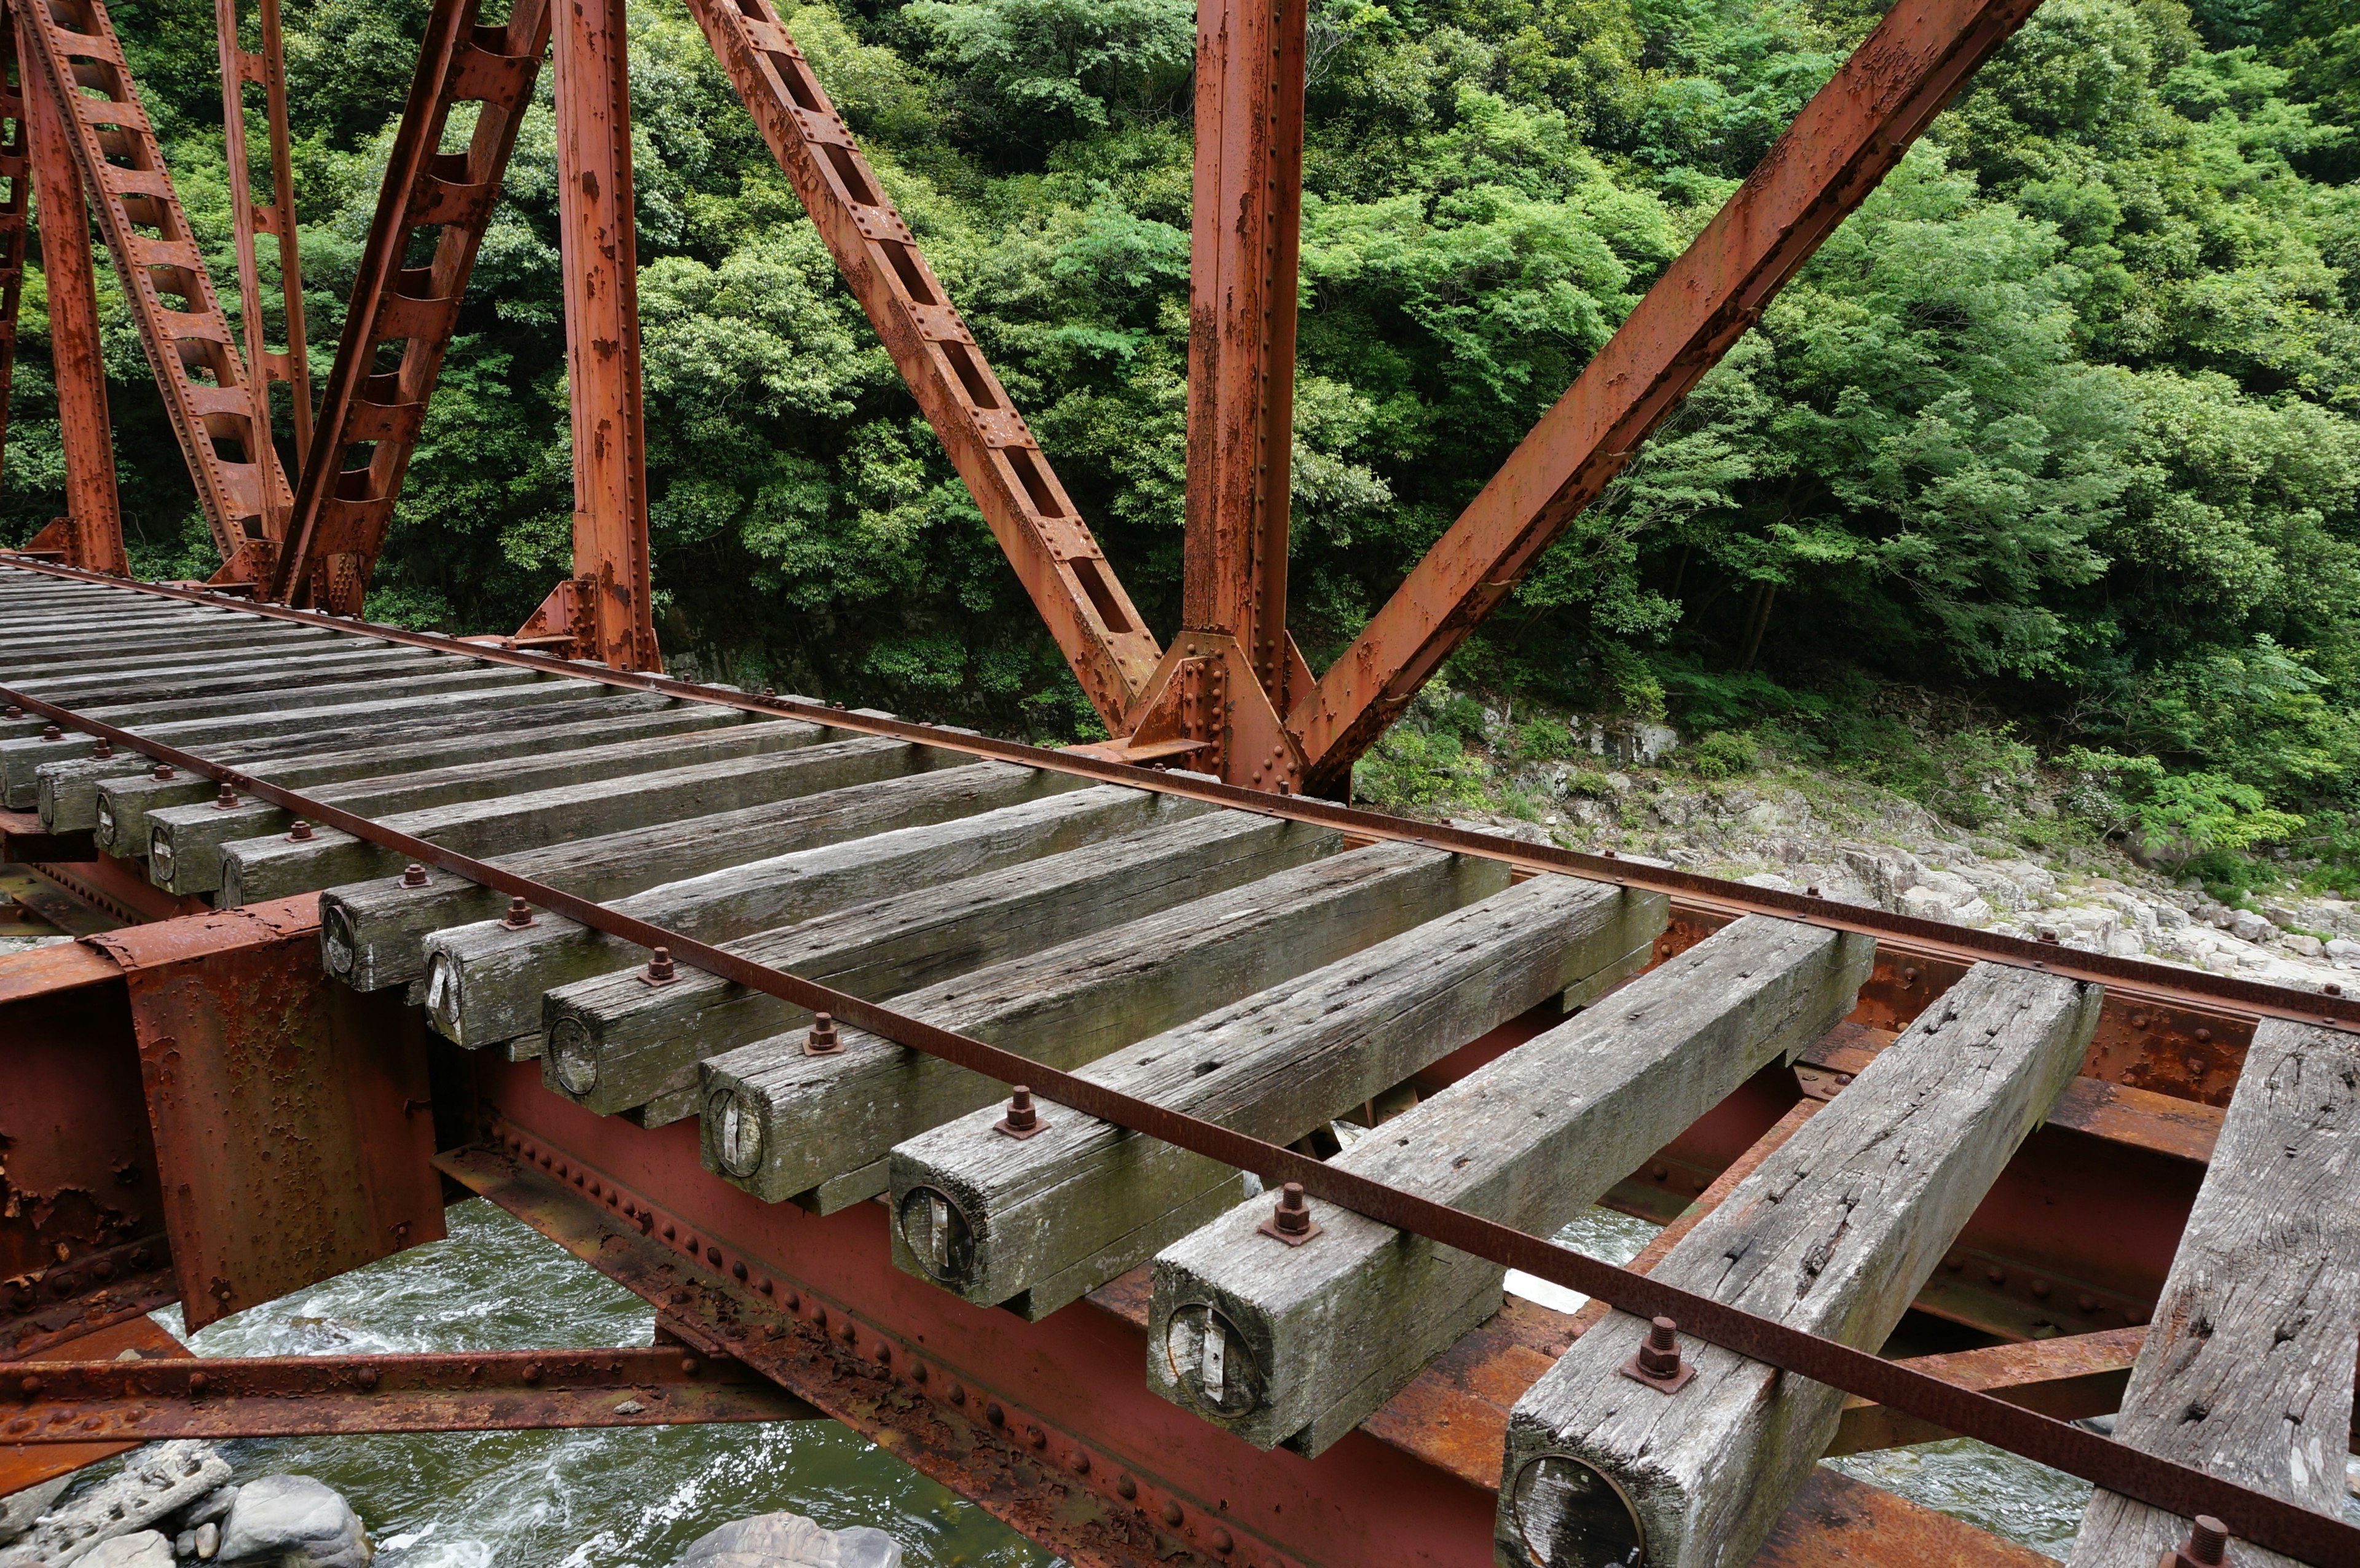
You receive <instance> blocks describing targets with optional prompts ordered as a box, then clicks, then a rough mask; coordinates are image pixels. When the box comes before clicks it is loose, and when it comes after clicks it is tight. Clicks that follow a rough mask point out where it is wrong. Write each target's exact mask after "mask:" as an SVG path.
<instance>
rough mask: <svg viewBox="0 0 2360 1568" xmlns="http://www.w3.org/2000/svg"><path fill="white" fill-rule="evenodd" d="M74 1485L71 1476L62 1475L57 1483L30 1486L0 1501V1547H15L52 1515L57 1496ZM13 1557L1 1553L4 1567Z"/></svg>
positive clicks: (0, 1557) (10, 1554) (0, 1498)
mask: <svg viewBox="0 0 2360 1568" xmlns="http://www.w3.org/2000/svg"><path fill="white" fill-rule="evenodd" d="M72 1484H73V1477H72V1476H71V1475H60V1476H59V1477H58V1478H57V1479H56V1480H54V1481H44V1482H42V1483H41V1484H40V1485H39V1486H27V1487H26V1488H25V1489H24V1490H23V1491H21V1492H11V1493H9V1494H8V1495H7V1496H6V1497H0V1547H5V1546H9V1545H13V1544H14V1543H15V1542H16V1541H18V1540H19V1539H21V1538H22V1537H24V1536H26V1535H27V1534H29V1533H31V1531H32V1529H33V1521H34V1520H35V1519H39V1518H40V1517H41V1516H42V1515H43V1514H44V1513H47V1512H48V1511H49V1505H50V1504H51V1503H54V1502H56V1501H57V1500H58V1495H59V1494H60V1492H63V1491H64V1490H65V1489H66V1488H67V1487H68V1486H71V1485H72ZM13 1555H14V1553H8V1552H0V1563H6V1562H7V1561H8V1559H9V1558H10V1557H11V1556H13Z"/></svg>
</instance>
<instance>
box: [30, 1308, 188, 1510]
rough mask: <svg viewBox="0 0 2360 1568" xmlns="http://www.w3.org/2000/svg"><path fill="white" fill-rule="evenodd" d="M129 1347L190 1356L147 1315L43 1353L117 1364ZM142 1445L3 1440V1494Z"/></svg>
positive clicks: (146, 1355) (148, 1355) (142, 1352)
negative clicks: (117, 1359)
mask: <svg viewBox="0 0 2360 1568" xmlns="http://www.w3.org/2000/svg"><path fill="white" fill-rule="evenodd" d="M127 1350H128V1351H137V1353H138V1354H139V1356H140V1357H141V1358H142V1359H143V1360H152V1359H155V1358H157V1357H159V1356H160V1357H180V1356H187V1355H188V1354H189V1352H188V1350H187V1348H186V1347H185V1346H183V1345H181V1344H180V1341H179V1340H177V1339H174V1338H173V1337H172V1336H171V1335H170V1334H166V1333H165V1332H164V1331H163V1330H162V1329H160V1328H158V1327H157V1326H156V1324H155V1323H154V1321H153V1320H152V1319H150V1318H148V1317H147V1316H146V1315H145V1314H144V1313H143V1314H142V1315H140V1316H137V1317H134V1318H128V1319H126V1320H125V1321H123V1322H121V1323H110V1324H108V1325H107V1326H106V1327H104V1328H102V1329H94V1330H93V1331H92V1332H91V1333H89V1334H82V1335H80V1336H78V1337H76V1338H73V1339H71V1340H66V1341H63V1342H61V1343H59V1344H56V1345H46V1346H44V1347H43V1348H42V1351H41V1355H42V1356H44V1357H45V1358H49V1359H56V1360H71V1361H108V1362H111V1361H113V1360H115V1358H116V1357H117V1356H121V1355H122V1354H123V1353H124V1352H125V1351H127ZM138 1446H139V1445H138V1444H137V1443H0V1497H6V1496H8V1495H9V1494H10V1493H11V1492H17V1491H22V1490H23V1489H24V1488H25V1487H27V1486H39V1485H40V1484H41V1483H42V1482H44V1481H47V1480H50V1479H52V1478H54V1477H56V1476H59V1475H65V1474H66V1473H68V1472H69V1471H73V1470H79V1469H81V1468H82V1466H83V1465H95V1464H97V1463H98V1462H99V1461H100V1460H102V1459H111V1458H113V1457H114V1456H115V1455H116V1454H124V1453H127V1452H129V1451H130V1450H132V1449H134V1448H137V1447H138Z"/></svg>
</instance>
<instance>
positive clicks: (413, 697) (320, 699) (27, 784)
mask: <svg viewBox="0 0 2360 1568" xmlns="http://www.w3.org/2000/svg"><path fill="white" fill-rule="evenodd" d="M355 691H360V692H362V693H363V695H360V696H355ZM581 694H582V693H581V688H580V687H579V686H576V685H575V684H574V682H572V681H563V680H560V679H555V678H545V679H544V678H536V677H535V676H533V675H532V673H531V672H530V671H529V670H451V671H448V672H446V673H444V674H440V675H427V676H421V677H420V678H419V679H418V680H416V681H405V682H404V683H403V695H401V696H399V697H388V696H387V695H386V694H385V693H384V692H383V691H368V689H367V688H355V687H351V686H326V687H321V688H319V689H318V690H316V691H306V692H305V693H303V696H302V697H301V698H300V699H298V700H296V701H295V702H291V703H290V702H289V701H287V700H286V699H284V698H280V699H277V700H272V701H268V702H261V703H258V704H257V705H256V706H255V707H253V708H252V709H251V711H247V712H241V713H228V714H224V715H223V716H222V717H219V718H210V719H188V718H174V719H170V720H168V721H167V722H162V723H154V724H140V726H139V728H140V733H141V734H142V735H147V736H150V737H152V738H153V739H155V740H158V741H160V742H162V743H163V744H165V745H167V746H180V747H182V748H184V749H187V750H192V751H206V750H209V749H210V748H211V747H213V746H219V745H223V744H224V743H228V742H235V741H241V740H251V739H254V738H256V737H257V736H262V735H308V734H310V733H311V731H313V730H314V729H328V728H332V727H333V726H335V725H338V724H366V723H370V722H376V723H379V724H382V723H384V722H385V721H387V720H388V719H393V718H399V717H404V716H408V717H413V718H421V719H424V718H432V717H434V716H435V715H436V714H438V713H462V712H465V711H468V710H470V709H474V710H477V711H481V710H484V709H488V708H501V709H506V708H528V707H532V706H535V705H537V704H540V703H544V702H563V701H565V700H567V699H569V698H574V697H578V696H580V695H581ZM88 713H89V716H90V717H92V718H93V719H99V720H102V721H104V722H105V723H107V724H114V723H115V721H116V719H117V718H118V717H120V715H119V714H118V713H115V712H113V711H110V710H108V709H104V708H93V709H90V710H89V711H88ZM94 746H95V743H94V742H93V741H91V740H88V739H84V738H83V737H82V736H80V735H67V736H65V737H63V738H61V739H59V740H54V741H50V740H43V739H41V738H39V737H38V735H36V736H34V737H32V738H29V739H15V740H0V777H5V779H6V787H7V804H8V809H9V810H10V811H31V810H34V809H35V808H37V807H38V804H39V802H40V793H39V781H38V779H37V778H36V776H35V770H36V769H38V768H40V767H41V766H42V765H43V764H45V763H50V762H67V761H71V760H74V759H76V758H80V757H88V756H90V755H91V752H92V750H93V747H94Z"/></svg>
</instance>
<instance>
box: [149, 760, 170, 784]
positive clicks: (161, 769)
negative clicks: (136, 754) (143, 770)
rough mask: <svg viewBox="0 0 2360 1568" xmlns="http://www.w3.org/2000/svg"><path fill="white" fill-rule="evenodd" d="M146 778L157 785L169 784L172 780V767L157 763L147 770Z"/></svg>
mask: <svg viewBox="0 0 2360 1568" xmlns="http://www.w3.org/2000/svg"><path fill="white" fill-rule="evenodd" d="M147 777H148V778H150V779H155V780H156V781H157V782H158V783H159V784H160V783H167V782H169V781H170V779H171V778H172V765H171V764H170V763H169V762H159V763H158V764H157V765H156V766H155V767H154V768H150V769H149V770H148V773H147Z"/></svg>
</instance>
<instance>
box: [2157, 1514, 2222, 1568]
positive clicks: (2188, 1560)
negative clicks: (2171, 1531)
mask: <svg viewBox="0 0 2360 1568" xmlns="http://www.w3.org/2000/svg"><path fill="white" fill-rule="evenodd" d="M2228 1561H2229V1527H2228V1526H2227V1525H2225V1524H2223V1523H2222V1522H2221V1521H2220V1520H2219V1519H2214V1518H2213V1517H2212V1515H2211V1514H2198V1515H2197V1516H2196V1517H2195V1519H2192V1520H2191V1521H2190V1529H2189V1531H2188V1539H2187V1540H2186V1541H2181V1542H2180V1545H2179V1546H2178V1547H2176V1548H2175V1549H2174V1550H2173V1551H2172V1552H2171V1553H2170V1554H2169V1556H2167V1557H2166V1558H2165V1559H2164V1563H2165V1565H2166V1568H2221V1564H2223V1563H2226V1562H2228Z"/></svg>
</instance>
